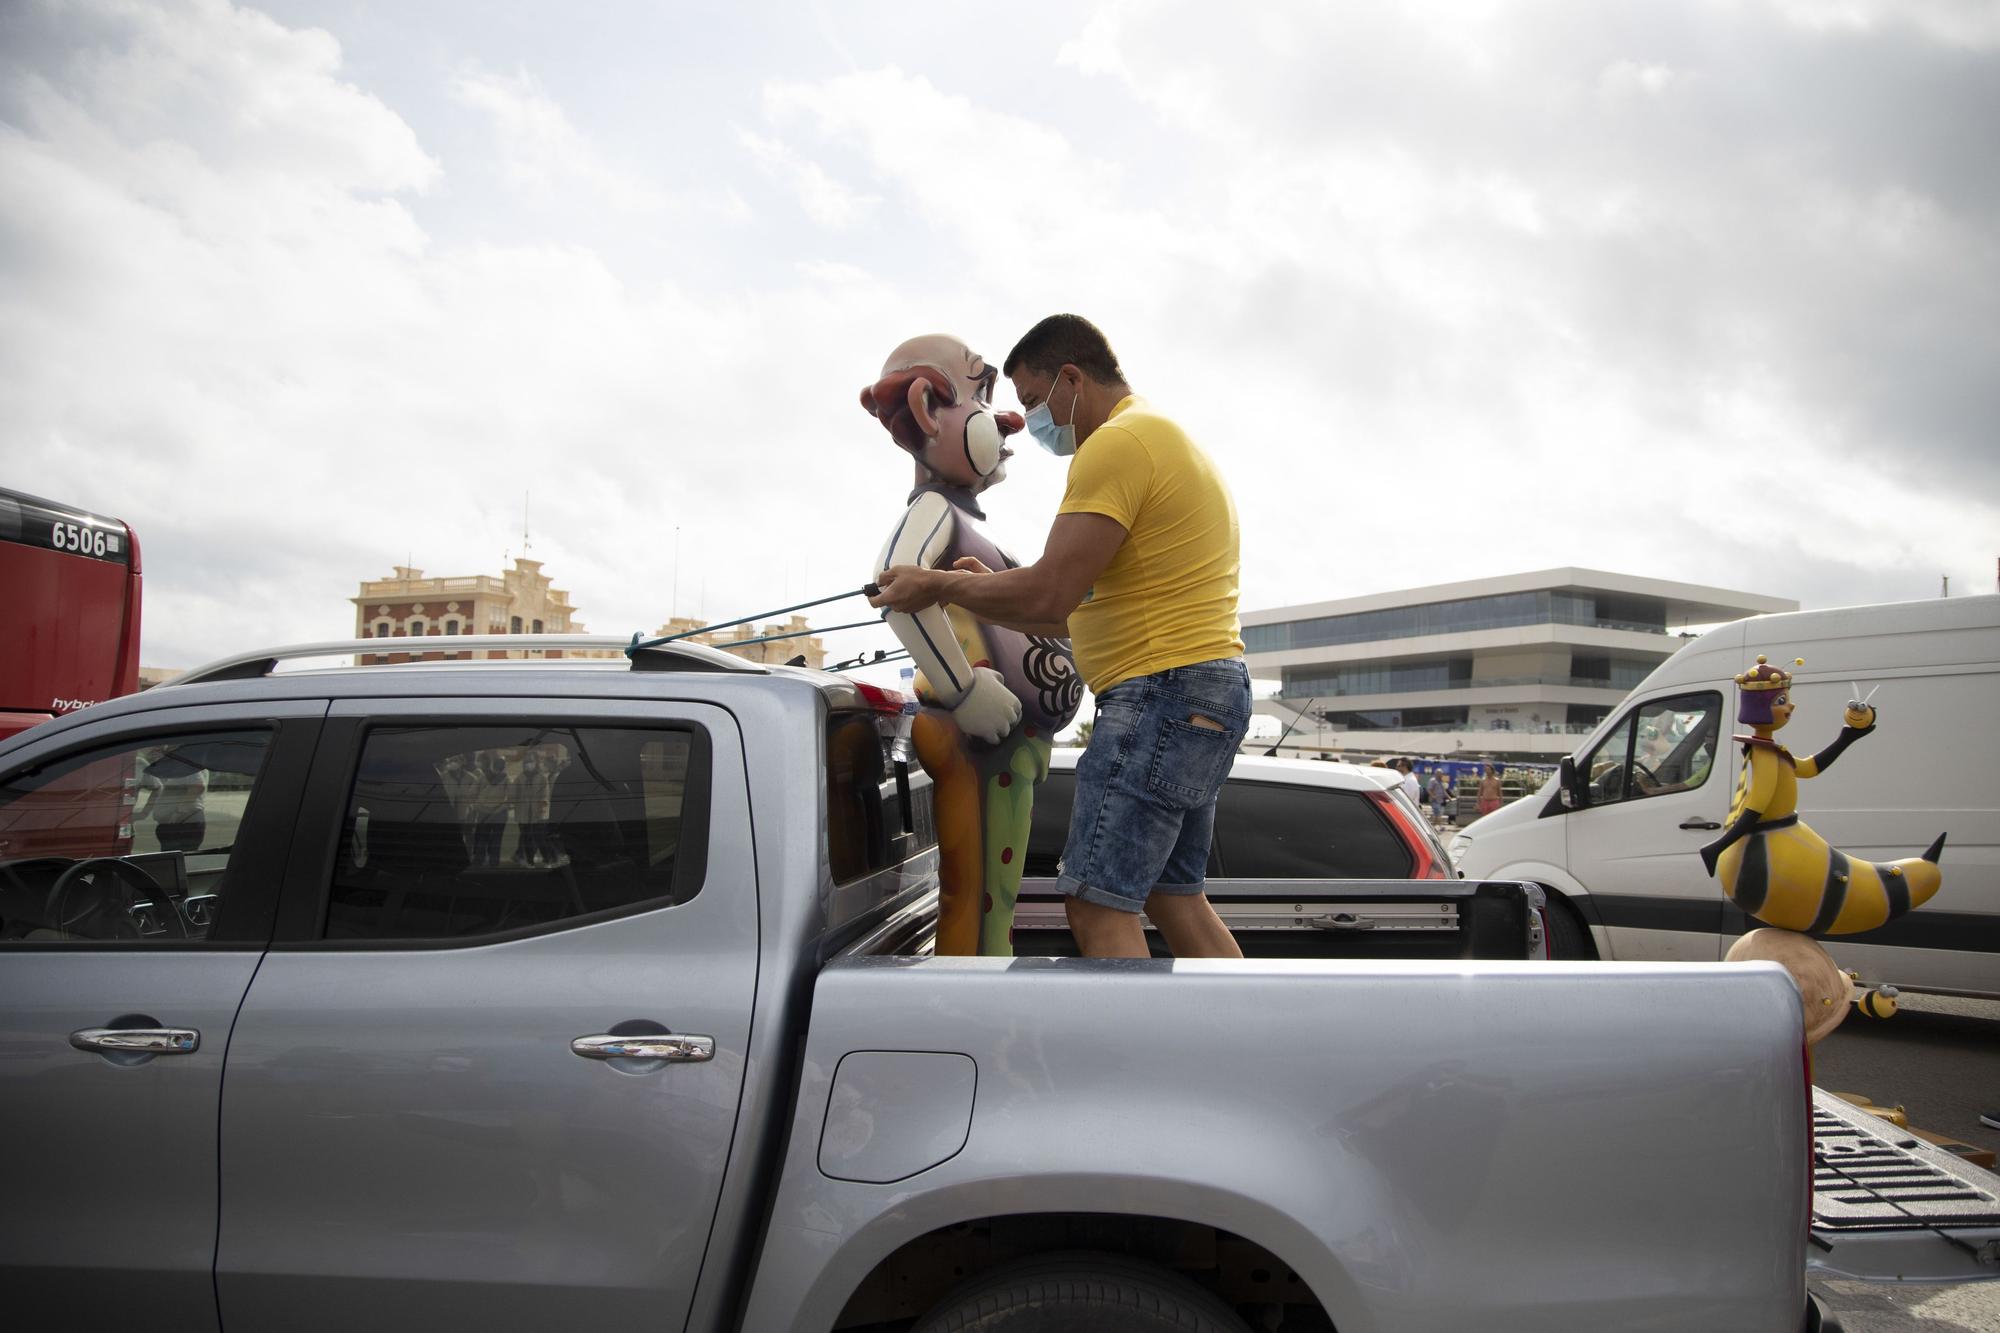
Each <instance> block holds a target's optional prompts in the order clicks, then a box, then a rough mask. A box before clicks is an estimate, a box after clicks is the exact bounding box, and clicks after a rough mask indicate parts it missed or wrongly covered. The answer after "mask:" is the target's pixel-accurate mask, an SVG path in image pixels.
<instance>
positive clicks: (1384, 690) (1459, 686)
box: [1277, 676, 1643, 703]
mask: <svg viewBox="0 0 2000 1333" xmlns="http://www.w3.org/2000/svg"><path fill="white" fill-rule="evenodd" d="M1641 679H1643V677H1641ZM1638 683H1639V681H1638V680H1634V681H1632V682H1631V683H1630V684H1623V683H1620V682H1618V681H1613V680H1600V679H1598V678H1596V677H1594V676H1482V677H1480V678H1479V679H1478V680H1450V681H1437V682H1434V683H1429V684H1411V685H1390V686H1386V687H1379V686H1372V685H1371V686H1369V687H1367V688H1365V689H1343V688H1341V687H1340V686H1339V685H1334V684H1329V685H1328V686H1327V687H1326V688H1324V689H1313V688H1312V687H1311V686H1295V687H1292V688H1288V689H1285V690H1283V691H1281V692H1280V693H1279V694H1278V696H1277V697H1278V698H1280V699H1283V700H1286V701H1287V702H1298V703H1303V702H1305V701H1306V700H1308V699H1372V698H1382V697H1387V696H1389V695H1401V694H1427V693H1429V692H1430V691H1432V690H1483V689H1488V688H1494V689H1497V688H1501V687H1503V686H1510V685H1555V686H1560V687H1562V688H1564V689H1581V690H1615V691H1616V692H1617V693H1619V694H1620V695H1624V694H1629V693H1630V692H1631V691H1632V689H1633V688H1634V686H1636V685H1638Z"/></svg>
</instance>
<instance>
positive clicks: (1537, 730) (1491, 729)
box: [1292, 717, 1598, 741]
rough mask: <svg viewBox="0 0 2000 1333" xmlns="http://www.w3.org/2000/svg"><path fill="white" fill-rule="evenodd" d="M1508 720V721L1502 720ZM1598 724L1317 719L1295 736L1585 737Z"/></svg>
mask: <svg viewBox="0 0 2000 1333" xmlns="http://www.w3.org/2000/svg"><path fill="white" fill-rule="evenodd" d="M1502 720H1505V719H1502ZM1597 727H1598V724H1597V723H1595V722H1523V723H1522V724H1521V725H1519V726H1504V727H1500V726H1492V725H1490V724H1489V725H1487V726H1484V727H1475V726H1473V725H1472V724H1471V723H1470V722H1426V723H1424V724H1422V725H1420V726H1394V727H1353V726H1348V725H1347V724H1346V723H1342V722H1321V721H1319V720H1318V719H1317V718H1311V717H1309V718H1307V719H1306V720H1305V721H1303V722H1301V723H1299V725H1298V727H1297V728H1296V729H1295V730H1294V731H1293V732H1292V736H1293V737H1294V738H1295V739H1297V738H1304V739H1305V740H1306V741H1311V740H1312V738H1313V737H1315V736H1319V735H1323V734H1325V733H1327V732H1333V733H1336V734H1338V735H1342V736H1373V735H1377V734H1383V735H1387V734H1390V733H1398V734H1402V733H1422V734H1425V735H1447V734H1456V735H1460V736H1585V735H1588V734H1590V733H1591V732H1593V731H1595V730H1597Z"/></svg>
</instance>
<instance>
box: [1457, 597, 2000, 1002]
mask: <svg viewBox="0 0 2000 1333" xmlns="http://www.w3.org/2000/svg"><path fill="white" fill-rule="evenodd" d="M1759 653H1762V654H1764V655H1765V656H1766V657H1768V658H1769V659H1770V660H1771V661H1772V662H1774V663H1778V664H1780V665H1783V666H1785V667H1787V668H1788V669H1790V670H1792V671H1793V672H1794V677H1793V680H1794V684H1793V687H1792V698H1793V700H1794V702H1795V703H1796V704H1797V711H1796V713H1795V714H1794V716H1793V718H1792V720H1791V724H1790V725H1789V726H1787V727H1786V728H1785V729H1784V730H1783V731H1781V732H1779V733H1778V739H1779V740H1781V741H1783V742H1785V744H1786V745H1787V746H1788V747H1789V748H1790V749H1791V751H1792V753H1794V754H1796V755H1800V756H1804V755H1809V754H1815V753H1817V752H1818V751H1819V750H1821V749H1822V748H1824V747H1825V746H1826V745H1827V744H1828V743H1830V742H1831V741H1832V740H1833V739H1834V738H1835V737H1836V736H1837V735H1839V734H1840V725H1841V719H1840V714H1841V710H1842V707H1843V705H1845V703H1846V702H1847V700H1848V698H1849V697H1850V696H1851V695H1852V694H1854V692H1855V691H1856V690H1857V689H1858V690H1859V691H1860V693H1861V694H1862V695H1863V696H1872V697H1871V698H1870V702H1872V703H1873V704H1874V705H1875V707H1876V710H1877V716H1878V723H1877V726H1876V729H1875V730H1874V731H1873V732H1872V733H1870V734H1869V735H1867V736H1864V737H1862V738H1861V739H1860V740H1859V741H1857V742H1856V743H1855V744H1854V745H1853V747H1852V748H1850V749H1849V750H1848V751H1847V752H1846V753H1845V754H1844V755H1842V756H1841V758H1840V762H1839V763H1837V764H1835V765H1833V766H1832V767H1831V768H1829V769H1828V770H1827V772H1826V773H1825V774H1824V775H1822V776H1819V777H1816V778H1813V779H1811V780H1810V781H1804V782H1801V783H1800V784H1799V815H1800V817H1801V818H1802V819H1804V820H1805V821H1806V822H1807V823H1808V824H1810V825H1812V827H1813V828H1814V829H1816V830H1817V831H1818V832H1819V833H1820V834H1821V835H1822V836H1823V837H1825V838H1826V840H1827V841H1828V842H1830V843H1832V844H1833V845H1834V846H1835V847H1838V848H1840V849H1841V850H1842V851H1845V852H1847V853H1849V854H1850V855H1854V856H1859V857H1864V858H1866V859H1868V860H1872V861H1890V860H1894V859H1896V858H1898V857H1904V856H1917V855H1920V854H1922V852H1923V850H1924V849H1925V848H1926V847H1928V846H1930V844H1931V840H1932V839H1934V838H1935V837H1937V835H1938V834H1939V833H1940V832H1943V833H1947V834H1949V835H1950V836H1949V837H1948V839H1947V840H1946V843H1945V849H1944V855H1943V858H1942V861H1941V865H1942V867H1943V870H1944V886H1943V887H1942V888H1941V889H1939V890H1938V893H1937V896H1936V897H1934V898H1932V899H1931V901H1930V902H1928V903H1926V904H1925V905H1924V906H1923V907H1920V908H1918V909H1917V910H1916V911H1913V912H1910V913H1907V914H1906V915H1904V916H1902V917H1900V918H1898V919H1897V920H1894V921H1891V922H1889V923H1888V924H1887V925H1885V926H1883V927H1882V928H1880V929H1879V930H1872V931H1868V932H1865V933H1863V934H1858V935H1846V936H1830V937H1827V938H1826V939H1824V940H1823V941H1822V943H1824V944H1825V945H1826V947H1827V950H1828V951H1829V952H1830V953H1832V955H1833V956H1834V958H1835V959H1836V960H1837V961H1838V962H1839V964H1840V965H1841V966H1842V967H1844V968H1850V969H1853V970H1854V971H1857V972H1859V973H1860V975H1861V978H1862V980H1863V981H1864V982H1867V983H1869V984H1875V983H1879V982H1890V983H1893V984H1895V985H1897V986H1902V987H1906V988H1908V989H1911V990H1929V991H1940V992H1946V993H1957V994H1972V995H1984V996H1995V997H2000V596H1991V597H1957V598H1941V599H1939V600H1936V601H1924V602H1900V603H1896V604H1893V605H1888V606H1858V607H1848V608H1844V609H1840V610H1832V611H1796V612H1791V613H1788V614H1784V615H1771V616H1756V617H1753V618H1751V619H1749V620H1739V621H1736V622H1735V623H1733V624H1729V625H1724V626H1721V627H1720V628H1718V629H1714V630H1711V631H1710V632H1709V633H1707V634H1704V635H1702V636H1701V637H1700V638H1698V639H1696V640H1694V641H1693V642H1692V643H1690V644H1688V645H1687V646H1686V647H1685V648H1682V649H1681V650H1680V651H1679V652H1678V653H1675V654H1674V655H1673V657H1671V658H1669V659H1668V660H1667V661H1665V662H1663V663H1661V664H1660V667H1659V669H1658V670H1656V671H1654V672H1653V674H1652V675H1650V676H1648V677H1647V678H1646V680H1645V681H1644V682H1643V683H1642V684H1641V685H1640V686H1639V687H1638V688H1637V689H1636V690H1634V691H1632V693H1631V694H1630V695H1629V696H1628V697H1627V698H1626V700H1625V702H1624V703H1623V704H1622V705H1620V706H1619V708H1618V709H1617V710H1616V711H1614V712H1613V713H1612V714H1611V715H1610V716H1609V717H1608V718H1607V719H1606V720H1605V722H1604V724H1603V725H1602V726H1600V727H1598V728H1597V730H1596V731H1594V732H1593V733H1591V736H1590V738H1589V739H1588V740H1587V741H1585V742H1584V744H1583V746H1582V747H1581V748H1580V749H1578V750H1577V751H1576V753H1575V754H1574V755H1572V756H1570V757H1568V758H1565V759H1564V760H1563V767H1562V772H1561V774H1560V776H1559V777H1558V778H1557V779H1555V780H1552V781H1551V782H1549V783H1548V785H1547V786H1545V787H1544V788H1543V789H1542V790H1541V791H1539V792H1537V793H1535V794H1534V795H1531V796H1525V797H1522V798H1521V799H1520V800H1518V801H1515V802H1513V803H1512V804H1511V805H1507V806H1505V807H1503V808H1501V809H1499V810H1496V811H1495V812H1494V813H1492V814H1490V815H1488V816H1487V817H1486V818H1484V819H1481V820H1478V821H1477V822H1475V823H1473V824H1472V825H1471V826H1470V827H1468V828H1467V829H1466V830H1465V831H1464V832H1462V833H1460V834H1459V835H1458V836H1457V837H1456V838H1455V839H1453V840H1452V845H1451V852H1452V858H1453V860H1454V861H1455V862H1456V863H1457V866H1458V870H1459V873H1461V874H1463V875H1465V876H1467V877H1468V878H1491V879H1521V880H1531V881H1533V882H1535V883H1538V884H1540V885H1542V886H1543V888H1544V889H1545V890H1548V892H1549V898H1550V903H1551V913H1550V915H1551V921H1550V934H1551V943H1552V949H1551V952H1553V953H1554V954H1555V955H1556V956H1557V957H1564V956H1567V957H1588V956H1589V955H1590V952H1591V949H1592V945H1593V944H1594V946H1595V952H1596V954H1597V956H1599V957H1601V958H1632V959H1716V958H1720V957H1722V956H1723V955H1724V954H1725V953H1727V952H1728V950H1729V946H1730V945H1731V944H1733V943H1734V942H1735V940H1736V937H1737V936H1739V935H1741V934H1742V933H1743V932H1744V931H1746V930H1749V929H1751V928H1752V927H1754V926H1755V925H1756V924H1757V923H1756V922H1755V921H1753V920H1751V919H1750V918H1748V917H1746V916H1745V915H1744V914H1743V913H1742V912H1741V911H1740V910H1738V909H1737V907H1736V905H1735V904H1734V903H1732V902H1730V901H1729V900H1728V899H1727V898H1725V897H1724V896H1723V893H1722V889H1721V886H1720V885H1719V884H1718V883H1717V882H1716V881H1715V880H1713V879H1711V878H1709V876H1708V874H1707V873H1706V872H1705V871H1704V870H1703V869H1702V863H1701V857H1700V855H1699V854H1698V853H1699V849H1700V848H1701V846H1702V844H1703V843H1706V842H1708V841H1709V840H1711V839H1713V838H1714V837H1715V836H1716V835H1717V832H1718V831H1719V830H1720V829H1721V828H1722V822H1723V820H1724V819H1725V818H1727V816H1728V811H1729V802H1730V797H1731V795H1732V793H1733V790H1734V787H1735V783H1736V774H1737V770H1738V769H1739V767H1740V766H1741V763H1742V757H1741V746H1739V745H1737V744H1735V743H1734V742H1733V741H1732V739H1731V737H1732V736H1734V735H1736V734H1739V733H1743V732H1747V731H1748V730H1749V729H1748V728H1747V727H1744V726H1742V725H1740V724H1738V723H1737V721H1736V686H1735V681H1734V677H1735V676H1736V674H1737V673H1738V672H1740V671H1743V670H1744V669H1745V668H1747V667H1748V666H1749V665H1750V664H1751V663H1752V662H1754V661H1755V660H1756V658H1757V655H1758V654H1759ZM1800 657H1802V658H1804V659H1805V665H1804V666H1801V667H1793V666H1792V660H1793V659H1794V658H1800ZM1586 929H1587V931H1588V934H1587V935H1586V933H1585V932H1586Z"/></svg>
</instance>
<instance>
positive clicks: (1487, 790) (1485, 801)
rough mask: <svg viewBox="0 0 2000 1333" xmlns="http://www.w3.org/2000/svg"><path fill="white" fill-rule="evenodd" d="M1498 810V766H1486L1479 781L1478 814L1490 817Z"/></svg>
mask: <svg viewBox="0 0 2000 1333" xmlns="http://www.w3.org/2000/svg"><path fill="white" fill-rule="evenodd" d="M1499 808H1500V766H1499V765H1498V764H1488V765H1487V766H1486V773H1485V775H1484V776H1482V777H1481V778H1480V779H1479V813H1480V814H1482V815H1490V814H1492V813H1493V812H1494V811H1495V810H1498V809H1499Z"/></svg>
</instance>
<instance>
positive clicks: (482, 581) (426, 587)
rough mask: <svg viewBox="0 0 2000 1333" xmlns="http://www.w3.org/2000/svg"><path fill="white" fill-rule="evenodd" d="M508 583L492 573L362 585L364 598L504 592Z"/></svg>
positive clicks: (387, 581)
mask: <svg viewBox="0 0 2000 1333" xmlns="http://www.w3.org/2000/svg"><path fill="white" fill-rule="evenodd" d="M505 590H506V585H505V584H504V583H502V582H501V581H500V580H499V579H496V578H494V577H493V576H492V575H491V574H473V575H467V576H465V577H462V578H455V579H443V578H439V579H377V580H376V581H374V582H373V583H363V584H362V585H361V597H362V599H363V600H373V599H374V598H377V597H406V596H409V595H411V594H413V593H451V592H504V591H505Z"/></svg>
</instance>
